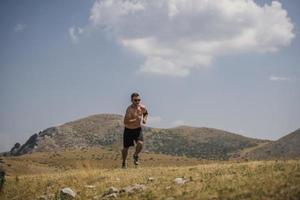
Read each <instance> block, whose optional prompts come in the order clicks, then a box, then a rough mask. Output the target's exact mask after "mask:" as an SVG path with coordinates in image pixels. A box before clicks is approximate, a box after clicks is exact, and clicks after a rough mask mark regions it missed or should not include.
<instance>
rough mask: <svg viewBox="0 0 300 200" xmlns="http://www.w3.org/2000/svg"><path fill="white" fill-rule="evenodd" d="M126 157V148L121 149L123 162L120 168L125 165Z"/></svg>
mask: <svg viewBox="0 0 300 200" xmlns="http://www.w3.org/2000/svg"><path fill="white" fill-rule="evenodd" d="M127 155H128V147H127V148H125V147H124V148H123V149H122V158H123V162H122V166H125V165H126V158H127Z"/></svg>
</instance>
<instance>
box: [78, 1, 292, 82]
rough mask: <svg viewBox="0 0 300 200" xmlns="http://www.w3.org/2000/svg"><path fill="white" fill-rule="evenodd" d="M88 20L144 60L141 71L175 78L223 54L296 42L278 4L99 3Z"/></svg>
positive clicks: (230, 2)
mask: <svg viewBox="0 0 300 200" xmlns="http://www.w3.org/2000/svg"><path fill="white" fill-rule="evenodd" d="M89 20H90V22H91V24H92V26H94V27H100V28H101V29H102V30H105V31H107V33H108V34H110V35H113V36H114V37H115V39H116V40H117V41H118V42H120V44H121V45H123V46H124V47H125V48H128V49H131V50H132V51H133V52H136V53H138V54H141V55H142V56H144V57H145V62H144V63H143V64H142V65H141V66H140V71H141V72H144V73H151V74H162V75H171V76H176V77H185V76H187V75H188V74H189V73H190V72H191V70H192V69H194V68H198V67H202V66H208V65H210V64H211V62H212V61H213V59H215V58H216V57H218V56H222V55H226V54H236V53H245V52H257V53H264V52H274V51H277V50H278V49H279V48H281V47H283V46H287V45H289V44H290V42H291V40H292V39H293V38H294V33H293V28H294V26H293V24H292V23H291V21H290V19H289V17H288V15H287V11H286V10H284V9H283V8H282V6H281V3H280V2H278V1H272V3H271V4H270V5H267V4H266V5H264V6H260V5H258V4H256V3H255V1H253V0H238V1H237V0H235V1H233V0H210V1H208V0H151V1H148V0H101V1H100V0H97V1H96V2H95V3H94V5H93V7H92V9H91V13H90V17H89ZM75 38H76V36H75Z"/></svg>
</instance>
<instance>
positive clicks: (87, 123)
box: [4, 113, 275, 160]
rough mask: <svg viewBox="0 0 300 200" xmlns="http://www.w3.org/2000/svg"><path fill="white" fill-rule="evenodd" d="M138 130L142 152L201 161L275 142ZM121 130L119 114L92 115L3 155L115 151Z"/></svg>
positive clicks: (201, 130) (203, 130)
mask: <svg viewBox="0 0 300 200" xmlns="http://www.w3.org/2000/svg"><path fill="white" fill-rule="evenodd" d="M142 127H143V133H144V138H145V150H146V151H149V152H154V153H162V154H169V155H176V156H182V155H184V156H188V157H196V158H201V159H218V160H228V159H231V158H252V157H254V158H255V156H251V155H252V154H250V153H247V154H243V156H241V154H240V152H242V151H244V150H245V149H250V148H252V149H253V150H255V149H256V147H260V148H261V146H262V147H263V146H265V144H270V143H274V142H275V141H271V140H262V139H257V138H250V137H246V136H242V135H240V134H236V133H232V132H229V131H224V130H221V129H216V128H209V127H192V126H186V125H184V126H177V127H172V128H152V127H147V126H142ZM123 129H124V125H123V116H122V115H119V114H108V113H102V114H93V115H89V116H87V117H83V118H79V119H76V120H73V121H70V122H66V123H64V124H61V125H59V126H53V127H49V128H47V129H45V130H43V131H40V132H39V133H35V134H33V135H32V136H31V137H29V139H28V140H27V141H26V142H25V143H24V144H23V145H20V144H19V143H16V145H15V146H14V147H13V148H12V149H11V150H10V151H9V152H5V153H4V154H5V155H13V156H14V155H23V154H27V153H32V152H44V151H46V152H47V151H54V150H55V151H57V150H64V149H74V148H75V149H76V148H89V147H103V148H109V149H112V150H117V151H119V150H120V149H121V148H122V133H123ZM251 152H252V151H251Z"/></svg>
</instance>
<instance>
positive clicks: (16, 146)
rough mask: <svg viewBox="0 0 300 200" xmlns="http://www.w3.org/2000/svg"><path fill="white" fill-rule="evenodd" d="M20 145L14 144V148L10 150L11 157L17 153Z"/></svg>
mask: <svg viewBox="0 0 300 200" xmlns="http://www.w3.org/2000/svg"><path fill="white" fill-rule="evenodd" d="M20 147H21V144H20V143H18V142H17V143H16V144H15V146H14V147H13V148H11V150H10V154H11V155H17V153H18V151H19V150H20Z"/></svg>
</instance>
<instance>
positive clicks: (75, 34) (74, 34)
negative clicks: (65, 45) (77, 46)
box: [69, 26, 84, 43]
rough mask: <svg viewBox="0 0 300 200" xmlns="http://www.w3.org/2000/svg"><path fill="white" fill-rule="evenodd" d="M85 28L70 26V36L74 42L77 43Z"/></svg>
mask: <svg viewBox="0 0 300 200" xmlns="http://www.w3.org/2000/svg"><path fill="white" fill-rule="evenodd" d="M83 32H84V30H83V29H82V28H80V27H74V26H73V27H70V28H69V36H70V38H71V41H72V42H73V43H77V42H78V40H79V36H80V35H82V34H83Z"/></svg>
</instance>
